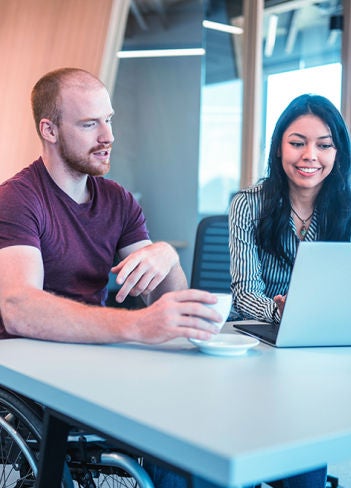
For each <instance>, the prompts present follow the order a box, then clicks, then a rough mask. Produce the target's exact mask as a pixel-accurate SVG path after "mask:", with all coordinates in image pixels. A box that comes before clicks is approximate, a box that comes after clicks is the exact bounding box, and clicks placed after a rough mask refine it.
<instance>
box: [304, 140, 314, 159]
mask: <svg viewBox="0 0 351 488" xmlns="http://www.w3.org/2000/svg"><path fill="white" fill-rule="evenodd" d="M303 158H304V159H308V160H309V161H316V159H317V148H316V146H315V145H314V144H307V145H306V146H305V152H304V155H303Z"/></svg>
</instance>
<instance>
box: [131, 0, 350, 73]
mask: <svg viewBox="0 0 351 488" xmlns="http://www.w3.org/2000/svg"><path fill="white" fill-rule="evenodd" d="M242 5H243V1H242V0H131V7H130V15H129V18H128V23H127V29H126V39H129V40H132V41H133V39H134V41H135V40H136V39H137V38H138V39H141V40H142V41H144V40H146V39H147V38H150V39H153V42H156V41H155V37H154V38H153V37H152V31H153V30H154V29H156V30H158V34H159V35H158V39H161V42H164V43H165V44H167V41H165V39H166V38H167V37H166V35H167V32H168V31H171V30H172V29H173V30H174V27H175V26H176V25H177V23H178V24H182V25H183V24H184V23H187V19H189V18H190V17H191V15H192V14H194V13H195V10H196V15H198V16H199V15H200V16H202V17H203V18H204V19H207V20H211V21H215V22H219V23H224V24H231V25H236V26H242V25H243V17H242V9H243V7H242ZM264 5H265V15H264V25H263V51H264V53H263V57H264V68H265V69H266V70H267V72H274V70H275V69H276V66H279V67H280V68H279V69H281V68H282V66H286V67H287V69H288V66H289V65H291V69H296V67H298V66H299V65H300V64H301V59H302V57H303V58H304V59H307V58H308V59H310V63H311V64H312V65H313V63H315V64H318V62H319V59H320V58H321V57H323V62H324V63H325V62H326V61H327V60H328V59H330V60H331V62H332V61H333V57H335V56H336V54H335V53H336V52H338V53H339V52H340V42H341V40H340V39H341V31H342V12H343V11H342V0H326V1H317V0H283V1H282V0H266V1H265V2H264ZM199 12H200V14H199ZM181 14H182V15H181ZM197 22H198V18H197ZM188 28H193V27H190V24H189V26H188ZM175 32H176V35H177V36H178V38H181V39H183V38H184V32H185V31H183V33H182V31H180V30H178V31H177V30H175ZM322 33H323V36H324V37H323V39H325V42H323V43H322V44H321V37H322ZM160 34H161V35H160ZM162 39H163V41H162ZM178 42H179V39H178ZM238 46H239V47H238ZM158 47H160V46H158ZM166 47H167V46H166ZM238 49H240V36H236V35H228V34H226V35H223V33H218V32H215V31H212V30H207V29H206V51H207V52H206V70H207V73H206V77H207V81H208V82H212V81H216V80H218V79H227V78H228V77H229V78H232V77H233V76H234V77H236V76H240V67H239V66H238V64H237V63H236V64H235V62H234V61H233V58H235V57H236V55H237V52H238ZM211 80H212V81H211Z"/></svg>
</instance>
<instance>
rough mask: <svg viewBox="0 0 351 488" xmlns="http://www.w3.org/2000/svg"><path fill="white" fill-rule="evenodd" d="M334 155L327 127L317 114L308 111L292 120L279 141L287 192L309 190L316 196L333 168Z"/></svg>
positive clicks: (334, 151) (334, 150)
mask: <svg viewBox="0 0 351 488" xmlns="http://www.w3.org/2000/svg"><path fill="white" fill-rule="evenodd" d="M335 156H336V149H335V147H334V144H333V139H332V136H331V132H330V129H329V127H328V126H327V125H326V124H325V123H324V122H323V121H322V120H321V119H320V118H319V117H316V116H315V115H312V114H308V115H302V116H301V117H298V118H297V119H296V120H294V122H292V123H291V124H290V125H289V127H288V128H287V129H286V130H285V132H284V134H283V137H282V143H281V159H282V165H283V169H284V171H285V173H286V175H287V177H288V181H289V188H290V191H295V192H296V191H301V190H304V191H306V190H307V191H308V190H311V192H312V193H313V194H315V195H316V194H317V193H318V192H319V190H320V188H321V187H322V185H323V181H324V180H325V178H326V177H327V176H328V175H329V174H330V173H331V171H332V169H333V166H334V161H335Z"/></svg>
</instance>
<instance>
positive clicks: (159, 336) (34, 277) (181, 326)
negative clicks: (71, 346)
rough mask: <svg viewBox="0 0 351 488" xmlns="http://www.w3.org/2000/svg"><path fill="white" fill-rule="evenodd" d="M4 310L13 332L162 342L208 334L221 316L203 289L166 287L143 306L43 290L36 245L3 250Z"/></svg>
mask: <svg viewBox="0 0 351 488" xmlns="http://www.w3.org/2000/svg"><path fill="white" fill-rule="evenodd" d="M0 269H1V273H0V311H1V316H2V319H3V323H4V326H5V328H6V330H7V332H8V333H10V334H14V335H18V336H22V337H31V338H37V339H44V340H55V341H63V342H85V343H109V342H124V341H137V342H143V343H150V344H151V343H161V342H165V341H167V340H170V339H173V338H175V337H194V338H197V339H205V340H206V339H208V338H209V337H210V333H216V332H217V328H216V327H215V326H213V325H211V324H210V322H208V321H209V320H210V321H211V320H213V321H220V316H219V315H218V314H217V313H216V312H215V311H214V310H213V309H212V308H210V307H206V306H205V305H204V303H214V302H215V301H216V298H215V297H214V296H213V295H212V294H210V293H208V292H203V291H200V290H179V291H175V292H171V293H166V294H165V295H164V296H162V297H161V298H160V299H159V300H157V301H156V302H155V303H153V304H152V305H150V307H147V308H145V309H141V310H133V311H131V310H130V311H129V310H124V309H118V308H112V307H111V308H109V307H99V306H90V305H86V304H83V303H79V302H75V301H73V300H70V299H66V298H63V297H59V296H55V295H54V294H51V293H48V292H46V291H43V276H44V273H43V263H42V258H41V254H40V251H39V250H38V249H37V248H34V247H31V246H11V247H7V248H4V249H2V250H0Z"/></svg>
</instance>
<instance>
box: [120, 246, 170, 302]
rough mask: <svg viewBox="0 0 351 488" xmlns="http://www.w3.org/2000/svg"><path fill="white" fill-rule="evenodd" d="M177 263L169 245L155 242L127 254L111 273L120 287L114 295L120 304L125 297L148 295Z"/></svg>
mask: <svg viewBox="0 0 351 488" xmlns="http://www.w3.org/2000/svg"><path fill="white" fill-rule="evenodd" d="M178 263H179V257H178V254H177V253H176V251H175V250H174V249H173V247H172V246H171V245H170V244H167V243H166V242H156V243H154V244H148V245H147V246H144V247H142V248H140V249H138V250H136V251H134V252H132V253H131V254H129V255H128V256H127V257H126V258H125V259H123V261H121V262H120V263H119V264H118V265H117V266H115V267H113V268H112V269H111V271H112V272H113V273H116V274H117V278H116V283H117V284H118V285H122V286H121V288H120V290H119V291H118V293H117V295H116V301H117V302H119V303H121V302H123V300H124V299H125V298H126V296H127V295H131V296H134V297H136V296H139V295H141V294H142V295H149V294H150V293H151V292H152V291H153V290H155V288H156V287H157V286H158V285H159V284H160V283H161V282H162V281H163V280H164V279H165V277H166V276H167V275H168V274H169V272H170V270H171V269H172V268H173V267H174V266H175V265H177V264H178Z"/></svg>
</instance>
